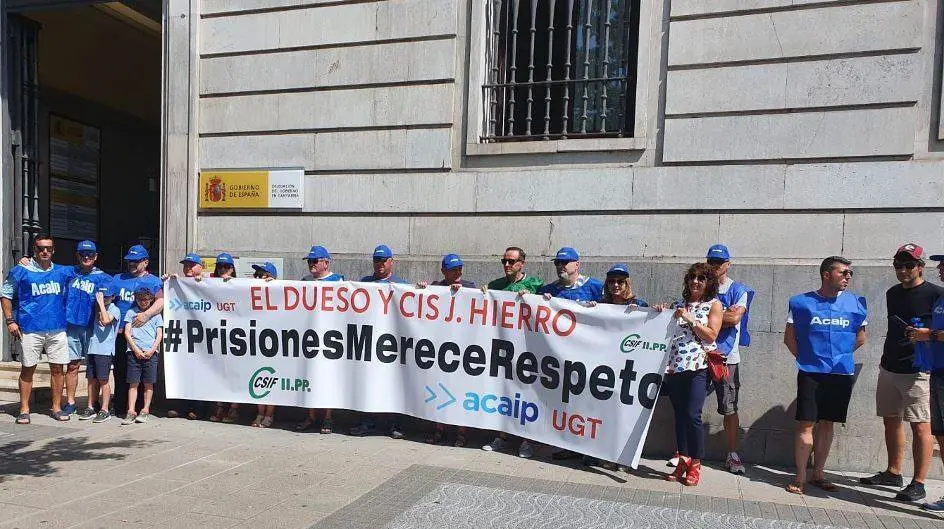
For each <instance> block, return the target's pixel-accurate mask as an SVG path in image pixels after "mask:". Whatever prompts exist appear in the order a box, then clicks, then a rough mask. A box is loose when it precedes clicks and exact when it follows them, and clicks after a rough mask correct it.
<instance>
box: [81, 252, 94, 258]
mask: <svg viewBox="0 0 944 529" xmlns="http://www.w3.org/2000/svg"><path fill="white" fill-rule="evenodd" d="M79 257H81V258H82V259H91V258H93V257H95V252H79Z"/></svg>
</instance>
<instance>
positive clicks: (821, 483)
mask: <svg viewBox="0 0 944 529" xmlns="http://www.w3.org/2000/svg"><path fill="white" fill-rule="evenodd" d="M807 483H809V484H810V485H813V486H814V487H816V488H818V489H822V490H825V491H826V492H836V491H837V490H839V487H837V486H836V484H835V483H833V482H832V481H829V480H827V479H811V480H809V481H808V482H807Z"/></svg>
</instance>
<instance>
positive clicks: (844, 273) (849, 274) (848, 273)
mask: <svg viewBox="0 0 944 529" xmlns="http://www.w3.org/2000/svg"><path fill="white" fill-rule="evenodd" d="M839 275H841V276H842V277H852V276H853V274H852V270H842V271H840V272H839Z"/></svg>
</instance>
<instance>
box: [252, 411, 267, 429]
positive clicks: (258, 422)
mask: <svg viewBox="0 0 944 529" xmlns="http://www.w3.org/2000/svg"><path fill="white" fill-rule="evenodd" d="M263 419H265V415H262V414H261V413H260V414H259V415H256V418H255V419H253V420H252V423H251V424H250V425H249V426H252V427H253V428H258V427H259V425H261V424H262V420H263Z"/></svg>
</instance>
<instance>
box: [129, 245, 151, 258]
mask: <svg viewBox="0 0 944 529" xmlns="http://www.w3.org/2000/svg"><path fill="white" fill-rule="evenodd" d="M150 258H151V256H150V255H148V251H147V248H145V247H144V246H141V245H140V244H135V245H134V246H132V247H131V248H129V249H128V254H127V255H125V261H140V260H142V259H150Z"/></svg>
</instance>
